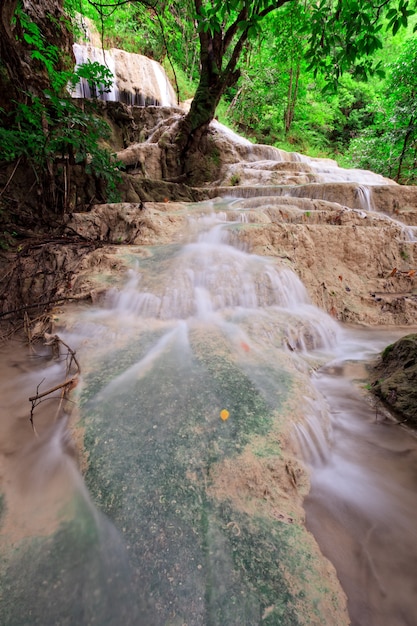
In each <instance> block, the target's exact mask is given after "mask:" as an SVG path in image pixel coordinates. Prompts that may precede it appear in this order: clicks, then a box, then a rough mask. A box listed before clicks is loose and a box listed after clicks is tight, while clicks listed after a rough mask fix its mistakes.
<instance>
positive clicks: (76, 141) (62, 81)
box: [0, 10, 120, 199]
mask: <svg viewBox="0 0 417 626" xmlns="http://www.w3.org/2000/svg"><path fill="white" fill-rule="evenodd" d="M18 16H19V20H20V23H21V25H22V27H23V38H24V40H25V41H26V43H27V44H29V46H30V47H31V48H32V52H31V56H32V58H33V59H35V60H37V61H39V62H40V63H41V65H42V66H44V68H45V69H46V71H47V74H48V76H49V82H50V89H47V90H45V91H44V92H43V94H42V95H41V96H39V95H34V94H33V93H30V92H27V93H22V94H21V95H22V98H21V101H19V102H15V109H14V110H13V111H12V112H11V113H8V114H6V112H5V111H4V110H1V109H0V115H1V117H2V118H3V120H4V124H3V125H2V126H1V127H0V154H1V160H2V161H6V162H13V161H16V160H17V159H24V160H25V161H26V162H27V163H28V164H29V165H31V166H32V168H33V170H34V171H35V173H36V176H37V178H38V180H41V179H42V177H43V176H44V172H45V171H48V172H50V171H51V168H52V170H55V172H58V170H59V168H61V169H62V166H60V164H62V163H65V162H67V163H70V164H71V163H84V164H85V167H86V171H87V173H93V174H95V175H96V176H98V177H100V178H102V179H103V180H104V181H105V183H106V189H107V194H108V197H109V199H111V198H115V197H116V186H117V182H118V181H119V177H120V175H119V174H118V172H117V169H116V162H115V161H114V160H112V157H111V155H110V153H109V152H108V151H107V150H106V149H105V148H104V147H101V146H100V142H102V140H103V139H105V138H106V137H108V136H109V132H110V131H109V127H108V126H107V124H106V123H105V122H104V121H103V120H101V119H100V118H98V117H97V116H95V115H94V110H93V108H92V105H91V103H86V104H85V105H84V106H83V107H81V106H78V105H77V104H76V103H75V102H74V101H73V100H72V99H71V97H70V95H69V93H68V91H67V88H68V86H70V87H74V86H75V85H76V84H77V83H78V82H79V80H80V79H81V78H84V79H86V80H87V81H88V83H89V84H90V86H91V87H93V86H95V87H96V91H108V90H109V87H110V85H111V83H112V75H111V72H110V71H109V70H108V68H106V67H104V66H101V65H99V64H98V63H91V62H89V63H86V64H84V65H82V66H80V67H78V68H77V70H76V71H75V72H74V71H57V70H56V69H55V68H56V65H57V63H58V60H59V51H58V49H57V48H56V46H52V45H50V44H48V42H46V41H45V39H44V37H43V36H42V33H41V32H40V30H39V28H38V26H37V25H36V24H35V23H33V22H31V21H30V20H29V18H28V16H27V15H26V14H25V13H24V12H23V11H21V10H19V12H18Z"/></svg>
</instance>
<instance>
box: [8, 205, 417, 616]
mask: <svg viewBox="0 0 417 626" xmlns="http://www.w3.org/2000/svg"><path fill="white" fill-rule="evenodd" d="M245 223H246V209H245V203H244V202H237V201H236V200H233V199H230V200H227V201H226V200H222V201H215V202H206V203H201V204H198V205H194V206H193V207H192V208H191V209H190V210H189V228H188V230H187V232H186V233H184V235H183V238H182V240H181V241H176V242H173V243H172V244H171V245H168V246H154V247H147V248H146V247H144V246H140V247H139V246H130V247H129V248H126V249H125V250H124V252H123V254H124V257H125V261H126V262H127V263H128V264H129V266H130V270H129V272H128V276H126V277H123V279H122V280H121V282H120V284H117V285H113V287H112V288H111V289H110V290H109V291H108V295H107V297H106V300H105V301H104V303H103V304H102V305H101V306H98V307H76V308H74V309H69V310H68V311H67V312H65V314H64V317H63V322H61V321H60V320H57V323H58V324H61V328H59V335H60V337H62V338H63V340H64V341H65V343H67V344H68V345H70V346H71V347H72V348H73V349H74V350H76V351H77V358H78V360H79V361H80V363H81V364H82V374H83V378H82V384H81V386H80V388H79V389H78V390H77V391H76V392H75V393H76V395H75V396H74V401H76V403H77V405H78V406H79V412H80V422H79V424H81V427H82V433H81V434H82V436H83V438H84V441H85V444H86V449H87V455H86V456H85V458H84V462H85V466H86V467H88V469H87V471H86V475H85V483H86V484H85V483H84V481H83V479H82V478H81V475H80V474H79V471H78V469H77V465H76V463H75V461H74V454H75V452H74V449H73V448H74V443H71V441H69V439H68V435H67V433H68V428H74V426H73V425H72V426H71V425H70V426H69V425H68V423H67V419H68V418H66V417H64V418H60V419H59V420H58V421H56V420H55V419H54V411H56V408H57V407H56V406H53V404H54V403H53V402H52V401H51V402H50V403H48V402H44V403H42V405H41V407H40V408H39V407H38V408H37V409H36V410H35V413H34V423H35V427H36V430H37V437H34V435H33V432H32V430H31V427H30V424H29V422H28V412H29V410H28V408H27V397H28V395H35V393H36V390H38V391H39V390H42V389H45V388H48V387H51V386H53V385H54V384H56V382H57V381H58V380H61V379H62V375H63V373H64V372H65V362H60V361H56V360H54V359H51V358H50V357H49V356H48V354H46V353H45V354H42V353H41V354H35V355H33V356H32V357H31V360H32V363H31V364H30V366H28V365H26V363H27V358H26V357H23V356H20V355H19V354H18V351H17V348H16V350H14V353H13V355H12V356H10V354H8V355H7V360H6V356H5V359H4V360H3V361H4V363H5V366H4V367H5V371H4V374H5V376H4V381H5V382H4V383H3V388H2V398H3V402H2V433H1V435H2V436H1V440H2V443H1V449H0V451H1V452H2V456H1V458H2V466H1V470H2V476H3V485H4V487H3V493H4V500H5V504H6V509H7V510H5V511H4V512H3V526H2V545H3V548H4V546H9V547H10V545H14V546H15V547H17V552H16V553H13V554H8V556H6V557H5V558H4V559H3V563H2V567H1V575H2V582H3V589H4V590H6V591H5V593H4V596H3V602H2V607H3V608H2V609H1V611H2V623H4V624H7V625H9V626H11V625H14V624H16V625H18V624H19V625H22V624H42V625H43V626H45V625H46V624H99V625H104V624H111V625H116V624H117V625H118V624H122V623H125V624H129V625H130V624H132V625H133V624H143V625H144V626H145V625H146V626H148V625H149V626H150V625H151V624H155V625H158V626H159V625H160V624H161V625H162V624H164V625H165V624H166V625H170V626H176V625H178V626H180V625H182V624H188V626H195V625H199V624H201V625H208V624H210V625H211V624H212V625H219V626H220V624H221V625H225V626H226V625H227V626H232V625H234V624H248V625H254V624H261V623H262V624H274V625H278V624H279V625H280V626H283V625H284V626H285V625H288V626H290V625H291V626H294V625H296V624H317V625H318V624H324V623H325V624H328V625H329V626H333V625H334V624H343V623H346V622H345V621H344V617H343V615H342V614H341V613H340V615H338V613H337V611H338V610H339V609H338V608H337V607H339V608H340V607H341V606H342V605H341V604H338V602H339V600H338V599H337V594H336V592H334V591H332V589H325V590H324V591H323V589H321V591H320V593H321V594H322V595H323V596H325V597H326V598H327V599H326V600H325V601H323V599H322V597H321V596H320V594H319V592H318V589H319V588H322V587H326V584H324V583H323V579H322V576H323V571H322V570H321V569H320V566H319V565H317V563H316V561H315V560H314V558H315V557H313V556H312V554H313V552H312V551H313V548H312V546H311V543H309V538H308V534H306V533H305V531H304V530H303V524H302V523H300V522H301V519H302V514H301V515H300V511H299V510H298V508H297V507H298V506H299V505H297V498H298V499H300V494H301V495H302V494H303V485H302V484H300V481H302V472H301V471H300V467H299V465H297V460H296V457H295V456H294V454H293V452H292V451H295V450H297V451H298V454H299V455H301V456H302V457H303V460H304V462H305V463H306V464H307V465H309V466H311V468H312V470H311V480H312V489H311V492H310V494H309V495H308V497H307V499H306V501H305V507H306V512H307V525H308V528H309V529H311V530H312V532H313V533H314V535H315V536H316V538H317V540H318V542H319V544H320V546H321V549H322V551H323V553H324V554H325V555H326V556H328V558H329V559H330V560H331V561H332V562H333V563H334V564H335V567H336V569H337V573H338V576H339V578H340V580H341V582H342V585H343V587H344V589H345V591H346V592H347V594H348V601H349V612H350V617H351V621H352V624H354V625H355V626H359V625H363V626H365V625H366V626H374V625H375V626H385V624H386V625H387V626H388V625H389V626H393V625H395V626H396V625H398V626H405V625H407V624H410V625H411V624H415V623H416V621H417V609H416V608H415V606H414V603H413V597H414V592H415V588H416V582H417V578H416V575H415V571H416V570H415V563H416V557H417V547H416V546H417V541H416V539H417V536H416V535H417V531H416V530H415V524H414V523H413V513H414V511H415V510H416V506H417V490H416V488H415V487H416V479H417V474H416V461H417V442H416V440H415V438H414V436H413V435H412V434H410V433H409V432H408V431H406V430H404V429H403V428H401V427H399V426H395V425H393V424H392V423H391V422H389V421H386V420H385V419H384V418H383V417H382V416H381V415H380V416H379V417H378V416H377V417H376V410H375V407H373V406H371V405H370V403H369V401H367V400H366V398H365V396H364V393H363V390H361V388H360V386H359V385H358V384H356V383H355V382H354V381H355V380H360V379H363V378H364V373H363V371H360V369H358V368H360V363H362V362H363V361H364V360H366V359H368V358H369V356H370V355H372V354H376V352H377V351H378V350H380V349H381V348H382V347H384V346H385V345H386V344H387V343H389V342H390V340H391V339H392V338H393V336H394V333H392V332H391V333H390V332H388V331H387V332H383V331H378V332H376V331H373V332H371V331H364V330H363V329H354V328H350V329H349V328H342V327H341V326H340V325H339V324H337V323H336V322H335V321H334V319H333V318H331V317H330V316H328V315H327V314H326V313H324V312H323V311H321V310H319V309H318V308H316V307H314V306H313V305H312V304H311V303H310V301H309V298H308V296H307V292H306V290H305V288H304V286H303V285H302V283H301V282H300V280H299V279H298V277H297V276H296V275H295V274H294V273H293V272H292V271H291V270H290V269H289V267H288V266H287V265H286V264H285V260H282V261H277V259H269V258H267V257H261V256H257V255H253V254H250V253H249V252H248V251H246V250H245V249H242V246H241V244H240V243H239V237H238V233H239V229H240V228H241V227H242V225H243V224H245ZM57 316H59V315H58V314H57ZM405 332H406V331H403V332H401V330H399V331H398V333H397V336H401V335H402V334H404V333H405ZM358 364H359V365H358ZM11 370H12V371H13V372H14V373H13V376H11V375H10V371H11ZM6 381H7V382H6ZM28 389H29V390H30V391H29V392H28V391H27V390H28ZM74 433H75V438H76V442H77V437H79V436H80V426H78V429H75V431H74ZM283 476H284V479H283ZM298 492H299V493H298ZM326 603H327V604H326ZM328 605H332V606H333V609H331V610H330V609H328V608H326V607H328ZM332 611H333V612H332ZM340 611H342V608H340Z"/></svg>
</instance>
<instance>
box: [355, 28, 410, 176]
mask: <svg viewBox="0 0 417 626" xmlns="http://www.w3.org/2000/svg"><path fill="white" fill-rule="evenodd" d="M416 67H417V41H416V40H415V39H414V38H412V39H409V40H406V41H405V43H404V44H403V46H402V48H401V52H400V54H399V55H398V57H397V59H396V61H395V62H394V63H392V64H391V65H390V66H389V67H388V72H389V75H388V79H387V83H386V86H385V92H384V93H383V96H384V97H383V98H381V99H380V101H379V103H378V108H377V109H376V110H377V113H376V115H375V119H374V124H373V125H372V126H371V127H370V128H368V129H367V130H366V132H364V133H362V135H361V136H360V137H358V138H356V139H354V140H353V141H352V142H351V144H350V148H349V158H350V161H351V163H352V164H354V165H356V166H358V167H366V168H369V169H372V170H374V171H376V172H379V173H381V174H383V175H385V176H388V177H390V178H395V179H396V180H397V181H398V182H403V183H404V182H405V183H409V184H413V183H415V182H416V181H417V173H416V164H417V100H416V96H417V74H416V71H415V69H416Z"/></svg>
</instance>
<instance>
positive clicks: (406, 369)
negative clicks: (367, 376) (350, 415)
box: [371, 333, 417, 428]
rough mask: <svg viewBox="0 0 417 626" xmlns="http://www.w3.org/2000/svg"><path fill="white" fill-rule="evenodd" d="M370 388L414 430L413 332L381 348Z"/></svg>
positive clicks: (416, 351) (416, 364)
mask: <svg viewBox="0 0 417 626" xmlns="http://www.w3.org/2000/svg"><path fill="white" fill-rule="evenodd" d="M371 389H372V391H373V393H374V394H375V395H376V396H377V397H378V398H381V400H382V401H383V402H384V403H385V404H386V405H387V406H388V407H389V408H390V409H391V410H392V411H393V412H394V413H396V414H397V415H398V417H399V418H400V419H401V421H404V422H407V424H409V425H410V426H413V427H414V428H415V427H417V333H414V334H411V335H406V336H405V337H402V338H401V339H399V340H398V341H396V342H395V343H393V344H391V345H389V346H387V347H386V348H385V350H384V351H383V352H382V354H381V356H380V359H379V361H378V362H377V363H376V365H375V366H374V367H373V370H372V384H371Z"/></svg>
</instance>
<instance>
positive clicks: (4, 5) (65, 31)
mask: <svg viewBox="0 0 417 626" xmlns="http://www.w3.org/2000/svg"><path fill="white" fill-rule="evenodd" d="M17 5H18V0H1V2H0V107H2V108H4V109H5V110H6V111H10V110H13V108H14V106H15V105H14V102H13V101H18V102H19V101H22V99H24V98H25V94H27V93H31V94H34V95H36V96H39V97H41V98H42V97H43V95H44V91H45V89H48V88H49V86H50V82H49V76H48V74H47V72H46V69H45V66H44V65H43V64H42V63H41V62H40V61H39V60H37V59H34V58H33V57H32V52H33V48H32V47H31V46H30V44H28V43H27V42H26V41H25V40H24V38H23V32H22V27H21V24H20V22H19V20H18V19H15V18H16V8H17ZM22 10H23V11H24V13H26V14H27V15H28V17H29V19H30V20H31V21H33V22H34V23H35V24H36V25H37V26H38V28H39V30H40V31H41V33H42V35H43V37H44V40H45V42H47V44H48V45H52V46H56V47H57V48H58V50H59V51H60V54H61V57H60V61H59V63H58V65H57V67H56V68H55V69H56V70H57V71H59V70H60V69H63V67H64V66H65V65H67V66H68V65H72V64H73V62H74V58H73V53H72V43H73V41H72V34H71V32H70V30H69V28H68V21H67V20H66V19H65V14H64V10H63V0H23V3H22ZM62 52H64V54H62Z"/></svg>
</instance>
